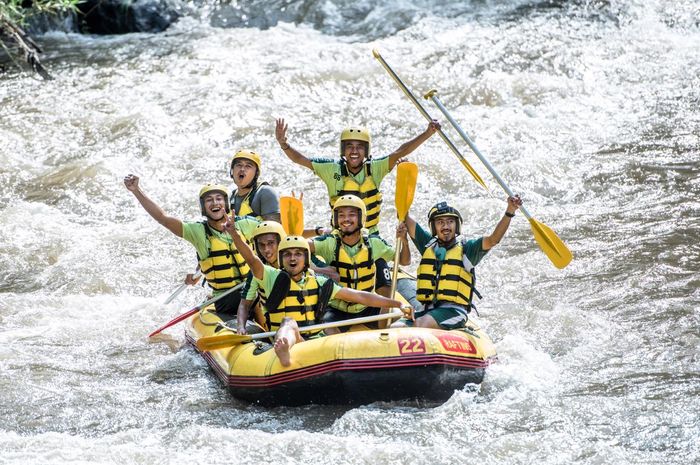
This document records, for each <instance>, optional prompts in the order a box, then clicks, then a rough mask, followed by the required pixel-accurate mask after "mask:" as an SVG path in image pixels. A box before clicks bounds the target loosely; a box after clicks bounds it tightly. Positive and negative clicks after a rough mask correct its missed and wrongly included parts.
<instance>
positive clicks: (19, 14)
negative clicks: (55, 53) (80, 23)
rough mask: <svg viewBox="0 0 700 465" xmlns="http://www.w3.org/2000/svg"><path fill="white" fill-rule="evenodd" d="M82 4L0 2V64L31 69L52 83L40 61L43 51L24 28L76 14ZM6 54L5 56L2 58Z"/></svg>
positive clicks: (32, 0)
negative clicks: (40, 19)
mask: <svg viewBox="0 0 700 465" xmlns="http://www.w3.org/2000/svg"><path fill="white" fill-rule="evenodd" d="M80 2H81V0H3V1H2V2H0V63H1V62H2V61H8V62H10V63H12V64H13V65H14V66H16V67H17V68H19V69H25V67H26V66H29V67H30V68H31V69H32V70H34V71H36V72H37V73H38V74H39V75H40V76H41V77H43V78H44V79H51V75H50V74H49V73H48V71H46V69H45V68H44V66H43V65H42V64H41V61H40V60H39V53H41V47H39V45H38V44H37V43H36V42H34V40H32V38H31V37H30V35H29V34H28V33H27V32H26V31H25V27H26V25H27V24H28V23H29V22H30V21H31V20H32V18H35V17H38V16H40V15H43V16H50V15H58V14H62V13H70V12H77V11H78V3H80ZM3 54H4V55H6V56H5V57H3V56H2V55H3ZM22 62H25V63H26V65H23V64H22ZM1 71H2V69H0V72H1Z"/></svg>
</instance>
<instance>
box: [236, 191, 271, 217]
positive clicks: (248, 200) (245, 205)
mask: <svg viewBox="0 0 700 465" xmlns="http://www.w3.org/2000/svg"><path fill="white" fill-rule="evenodd" d="M265 185H269V184H268V183H267V182H258V183H255V186H253V188H252V189H251V190H250V192H248V194H246V196H245V197H244V198H243V201H242V202H241V206H240V207H239V208H238V210H237V211H236V215H237V216H252V217H253V218H256V219H258V220H261V221H262V219H263V217H262V215H260V212H256V211H254V210H253V199H254V198H255V194H256V193H257V192H258V189H260V186H265ZM236 193H238V189H236V190H234V191H233V192H231V208H232V209H233V208H234V205H235V199H236Z"/></svg>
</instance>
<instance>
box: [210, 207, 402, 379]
mask: <svg viewBox="0 0 700 465" xmlns="http://www.w3.org/2000/svg"><path fill="white" fill-rule="evenodd" d="M224 230H225V231H228V232H229V233H230V234H231V237H232V238H233V243H234V244H235V245H236V247H237V248H238V250H240V252H241V255H242V256H243V258H244V259H245V261H246V262H247V263H248V264H249V265H250V269H251V272H252V274H253V278H254V279H255V281H257V282H258V284H259V285H260V286H261V287H262V289H263V290H264V292H265V294H266V295H267V296H268V300H267V305H266V307H267V311H268V315H269V321H270V329H271V330H273V331H277V334H276V336H275V342H274V350H275V353H276V354H277V357H278V358H279V360H280V363H281V364H282V365H283V366H290V365H291V363H292V362H291V353H290V350H291V348H292V346H293V345H294V344H295V343H297V342H302V341H303V340H304V339H303V338H302V337H301V332H300V331H299V326H311V325H314V324H315V323H316V315H317V314H319V313H321V312H323V310H324V307H325V303H326V302H327V300H328V299H333V298H335V299H342V300H345V301H347V302H355V303H361V304H364V305H367V306H377V307H395V308H401V302H399V301H398V300H393V299H388V298H386V297H382V296H379V295H375V294H370V293H369V292H363V291H356V290H354V289H348V288H341V287H340V286H338V285H337V284H336V283H334V282H333V281H330V280H327V279H326V278H324V277H322V276H317V275H316V274H315V273H314V272H313V271H311V270H310V269H309V263H310V262H309V257H310V255H311V254H310V251H309V245H308V242H307V240H306V239H304V238H303V237H301V236H287V237H285V238H284V239H283V240H282V242H281V244H280V245H279V247H278V262H279V263H281V265H282V269H277V268H274V267H272V266H270V265H265V264H264V263H263V262H262V260H261V259H260V257H258V256H257V255H255V253H254V252H253V250H252V249H251V248H250V246H248V244H247V243H246V242H245V240H244V239H243V238H242V237H241V235H240V234H239V233H238V231H237V230H236V228H235V226H234V222H233V221H230V222H228V223H225V225H224Z"/></svg>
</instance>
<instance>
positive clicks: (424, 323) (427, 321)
mask: <svg viewBox="0 0 700 465" xmlns="http://www.w3.org/2000/svg"><path fill="white" fill-rule="evenodd" d="M415 326H417V327H419V328H433V329H440V325H439V324H438V323H437V321H435V319H434V318H433V317H432V316H430V314H427V315H423V316H422V317H420V318H417V319H416V323H415Z"/></svg>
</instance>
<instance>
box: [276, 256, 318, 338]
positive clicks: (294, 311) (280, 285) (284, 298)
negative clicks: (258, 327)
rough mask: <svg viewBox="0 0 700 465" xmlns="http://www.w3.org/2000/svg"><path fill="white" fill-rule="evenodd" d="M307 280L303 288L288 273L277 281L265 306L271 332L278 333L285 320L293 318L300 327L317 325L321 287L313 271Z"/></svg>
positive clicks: (283, 273)
mask: <svg viewBox="0 0 700 465" xmlns="http://www.w3.org/2000/svg"><path fill="white" fill-rule="evenodd" d="M305 278H306V279H305V280H304V287H303V288H302V287H301V286H300V285H299V283H297V282H296V281H294V280H293V279H291V278H290V276H289V274H288V273H287V272H286V271H282V272H281V273H280V274H279V275H278V276H277V279H275V283H274V285H273V286H272V289H273V290H272V293H271V294H270V296H269V297H268V299H267V302H266V306H265V308H266V309H267V319H268V327H269V328H270V331H277V330H278V329H279V328H280V325H281V324H282V320H284V319H285V318H292V319H293V320H294V321H296V322H297V324H298V325H299V326H300V327H303V326H311V325H313V324H315V323H316V313H317V311H318V303H319V293H320V287H319V285H318V281H316V275H314V272H313V271H310V270H309V271H306V276H305ZM327 282H330V281H327ZM331 284H332V282H331ZM308 334H309V333H307V337H308Z"/></svg>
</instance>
